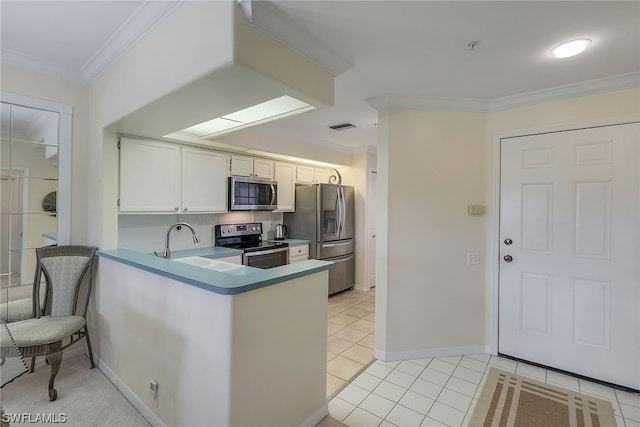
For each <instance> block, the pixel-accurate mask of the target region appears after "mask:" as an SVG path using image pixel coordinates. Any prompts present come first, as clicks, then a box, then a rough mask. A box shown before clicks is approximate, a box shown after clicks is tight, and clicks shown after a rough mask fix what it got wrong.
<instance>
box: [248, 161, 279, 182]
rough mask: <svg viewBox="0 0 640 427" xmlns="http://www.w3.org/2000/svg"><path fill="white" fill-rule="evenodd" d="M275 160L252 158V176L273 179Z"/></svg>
mask: <svg viewBox="0 0 640 427" xmlns="http://www.w3.org/2000/svg"><path fill="white" fill-rule="evenodd" d="M274 167H275V162H274V161H273V160H265V159H253V176H255V177H256V178H264V179H273V176H274V173H273V170H274Z"/></svg>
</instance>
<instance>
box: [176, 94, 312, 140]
mask: <svg viewBox="0 0 640 427" xmlns="http://www.w3.org/2000/svg"><path fill="white" fill-rule="evenodd" d="M309 107H311V108H313V107H312V106H311V105H309V104H307V103H305V102H302V101H300V100H299V99H296V98H293V97H291V96H288V95H284V96H281V97H278V98H274V99H271V100H269V101H266V102H263V103H261V104H257V105H254V106H252V107H248V108H245V109H243V110H240V111H236V112H233V113H230V114H226V115H224V116H222V117H218V118H215V119H213V120H209V121H206V122H203V123H200V124H197V125H194V126H191V127H188V128H186V129H183V130H181V131H178V133H186V134H190V135H195V136H199V137H202V136H209V135H212V134H215V133H220V132H226V131H228V130H230V129H233V128H236V127H239V126H245V125H248V124H251V123H256V122H261V121H264V120H267V119H269V118H274V117H277V116H281V115H283V114H287V113H291V112H294V111H296V110H301V109H305V110H308V109H309ZM167 136H168V135H167Z"/></svg>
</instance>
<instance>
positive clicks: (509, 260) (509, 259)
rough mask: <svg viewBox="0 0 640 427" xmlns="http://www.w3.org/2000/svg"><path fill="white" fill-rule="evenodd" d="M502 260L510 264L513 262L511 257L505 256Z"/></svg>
mask: <svg viewBox="0 0 640 427" xmlns="http://www.w3.org/2000/svg"><path fill="white" fill-rule="evenodd" d="M504 260H505V261H506V262H511V261H513V257H512V256H511V255H505V256H504Z"/></svg>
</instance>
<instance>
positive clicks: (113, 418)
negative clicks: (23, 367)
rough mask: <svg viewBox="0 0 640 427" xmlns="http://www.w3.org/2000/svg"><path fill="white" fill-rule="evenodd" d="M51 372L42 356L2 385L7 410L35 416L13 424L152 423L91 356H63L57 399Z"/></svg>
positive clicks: (330, 422) (334, 423)
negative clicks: (92, 363) (51, 386)
mask: <svg viewBox="0 0 640 427" xmlns="http://www.w3.org/2000/svg"><path fill="white" fill-rule="evenodd" d="M30 363H31V362H30V361H29V364H30ZM50 373H51V371H50V369H49V367H48V366H45V365H44V358H40V359H39V363H36V370H35V372H34V373H32V374H25V375H23V376H22V377H20V378H18V379H16V380H15V381H13V382H12V383H9V384H7V385H6V386H5V387H3V388H2V389H0V403H1V404H2V409H3V410H4V411H5V413H7V414H15V415H14V416H25V417H27V416H30V417H31V418H30V419H31V422H30V421H29V418H23V420H22V422H12V423H10V424H11V427H14V426H24V425H38V426H46V425H51V426H53V425H64V426H65V427H67V426H68V427H114V426H115V427H139V426H140V427H148V426H149V425H150V424H149V423H148V422H147V420H145V419H144V418H143V417H142V415H140V413H139V412H138V411H137V410H136V409H135V408H134V407H133V406H131V404H130V403H129V402H128V401H127V399H125V398H124V396H123V395H122V394H120V392H119V391H118V389H116V388H115V386H114V385H113V384H111V382H110V381H109V380H108V379H107V378H106V377H105V376H104V374H103V373H102V372H101V371H100V370H99V369H98V368H96V369H89V359H88V358H87V357H86V356H84V355H82V354H79V355H76V356H70V357H68V358H65V357H64V356H63V360H62V367H61V368H60V372H59V373H58V375H57V377H56V382H55V387H56V389H57V390H58V399H57V400H55V401H53V402H50V401H49V395H48V394H47V387H48V384H49V375H50ZM22 414H24V415H22ZM60 414H64V421H65V422H64V423H63V422H61V421H62V417H61V415H60ZM47 416H49V417H50V418H49V420H51V421H52V422H51V423H42V422H39V420H38V418H36V417H40V420H41V419H44V417H47ZM34 421H36V422H34ZM2 427H4V424H3V425H2ZM189 427H193V426H189ZM207 427H213V426H207ZM317 427H346V424H343V423H342V422H340V421H338V420H336V419H334V418H331V417H330V416H326V417H325V418H324V419H323V420H322V421H321V422H320V423H319V424H318V425H317Z"/></svg>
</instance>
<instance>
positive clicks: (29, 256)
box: [0, 102, 60, 322]
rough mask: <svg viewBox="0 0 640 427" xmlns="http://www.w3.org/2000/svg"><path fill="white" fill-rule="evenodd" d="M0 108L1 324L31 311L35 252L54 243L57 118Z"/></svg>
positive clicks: (45, 112)
mask: <svg viewBox="0 0 640 427" xmlns="http://www.w3.org/2000/svg"><path fill="white" fill-rule="evenodd" d="M0 106H1V125H0V129H1V137H2V139H1V146H0V186H1V187H0V321H3V322H11V321H17V320H24V319H25V318H29V317H31V313H32V311H33V310H32V301H31V300H32V290H33V277H34V273H35V264H36V259H35V250H34V249H35V248H37V247H41V246H45V245H48V244H54V243H56V241H57V233H58V222H57V219H56V215H55V214H56V213H57V207H56V200H57V197H56V195H57V192H58V187H59V169H58V163H59V162H58V152H59V134H60V114H59V113H58V112H55V111H48V110H45V109H39V108H31V107H26V106H22V105H16V104H12V103H8V102H2V103H1V104H0ZM52 214H53V215H52Z"/></svg>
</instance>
